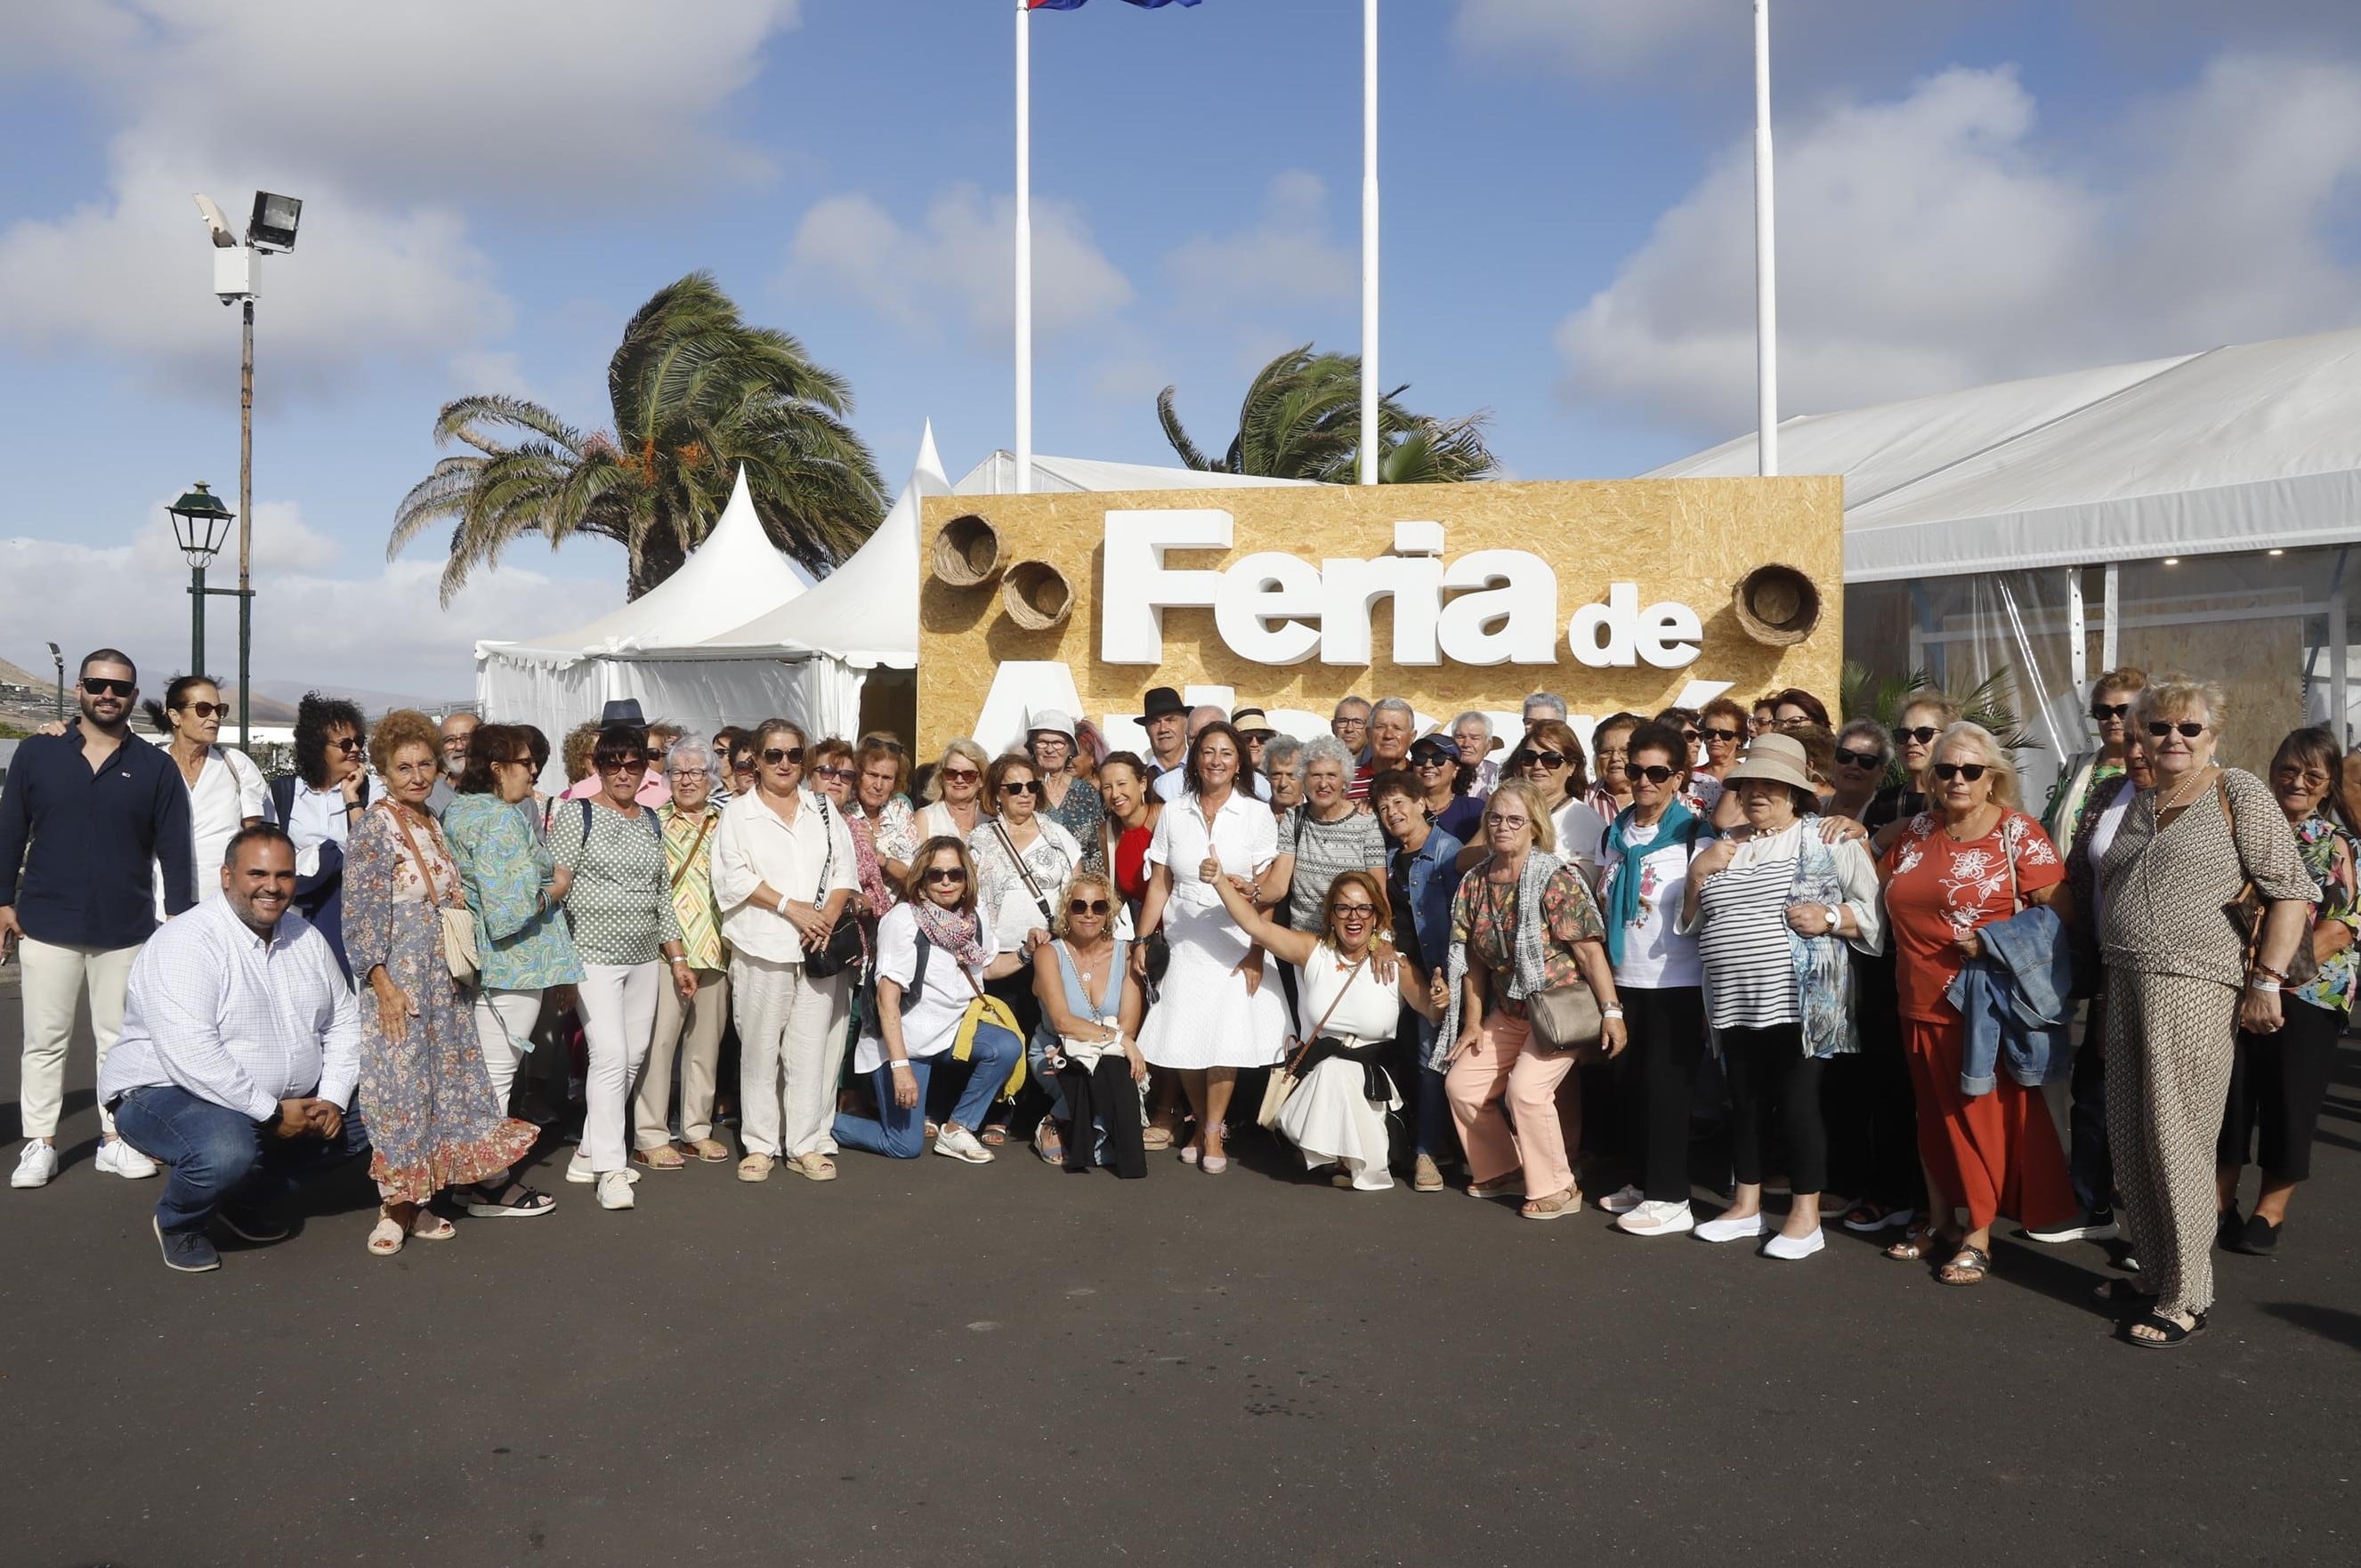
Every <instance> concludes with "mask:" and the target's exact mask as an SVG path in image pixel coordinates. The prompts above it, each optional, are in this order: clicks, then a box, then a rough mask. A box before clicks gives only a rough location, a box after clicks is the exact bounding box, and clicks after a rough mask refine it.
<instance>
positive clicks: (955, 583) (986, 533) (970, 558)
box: [933, 512, 1000, 588]
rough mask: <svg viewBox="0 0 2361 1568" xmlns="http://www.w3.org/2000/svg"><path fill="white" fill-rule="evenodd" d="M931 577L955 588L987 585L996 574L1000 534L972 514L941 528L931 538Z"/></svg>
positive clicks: (978, 516)
mask: <svg viewBox="0 0 2361 1568" xmlns="http://www.w3.org/2000/svg"><path fill="white" fill-rule="evenodd" d="M933 558H934V564H935V576H937V577H938V578H939V579H940V580H941V581H943V582H946V583H949V584H950V586H951V587H955V588H972V587H977V586H978V585H980V584H983V583H988V582H990V581H992V579H993V578H994V577H995V576H998V575H999V572H1000V531H999V530H998V529H996V528H994V527H993V526H992V523H991V521H989V520H988V519H986V518H984V517H983V516H981V515H979V514H978V513H975V512H968V513H965V514H963V515H961V516H959V517H955V518H953V519H951V520H950V521H949V522H947V523H945V524H943V526H942V528H941V529H940V530H939V531H938V532H936V534H935V547H934V552H933Z"/></svg>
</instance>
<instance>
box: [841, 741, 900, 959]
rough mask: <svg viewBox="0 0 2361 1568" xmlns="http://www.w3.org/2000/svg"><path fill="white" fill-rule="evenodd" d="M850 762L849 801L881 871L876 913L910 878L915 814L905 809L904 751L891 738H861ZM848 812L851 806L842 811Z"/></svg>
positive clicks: (890, 903) (887, 905)
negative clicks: (853, 772)
mask: <svg viewBox="0 0 2361 1568" xmlns="http://www.w3.org/2000/svg"><path fill="white" fill-rule="evenodd" d="M854 766H856V767H857V768H859V770H860V776H859V778H858V780H857V781H856V784H855V788H856V791H857V794H856V795H855V797H854V806H857V807H858V808H859V816H860V817H861V819H862V823H863V824H865V825H866V827H867V828H868V833H869V842H870V846H871V849H872V850H873V851H874V853H875V855H876V859H877V869H878V870H879V871H880V872H883V873H884V879H885V885H884V888H883V889H882V892H883V894H884V897H883V899H882V900H881V901H879V902H878V903H876V904H874V905H873V906H872V907H871V909H870V914H871V915H873V916H882V915H884V913H885V911H886V910H887V909H889V908H891V907H892V906H893V905H894V904H895V901H896V900H898V899H899V898H900V897H901V896H902V884H903V883H906V882H907V881H908V880H909V878H910V857H911V856H912V855H915V854H917V852H918V832H917V813H915V812H913V811H912V810H911V809H910V797H909V795H908V794H907V793H906V791H907V790H908V789H909V787H910V754H909V753H908V752H907V751H904V750H903V749H902V748H901V746H900V745H899V744H897V743H895V742H893V741H888V740H863V741H862V743H861V751H860V752H859V754H858V756H857V757H856V759H855V762H854ZM852 815H853V812H852V810H851V808H848V809H847V812H846V816H847V817H848V818H850V817H851V816H852Z"/></svg>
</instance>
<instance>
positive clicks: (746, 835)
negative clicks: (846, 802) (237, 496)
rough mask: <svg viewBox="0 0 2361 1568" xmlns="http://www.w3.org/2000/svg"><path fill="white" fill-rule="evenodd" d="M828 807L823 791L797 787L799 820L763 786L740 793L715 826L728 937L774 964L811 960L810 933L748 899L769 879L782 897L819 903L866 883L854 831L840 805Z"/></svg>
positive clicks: (717, 883)
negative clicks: (774, 803) (775, 804)
mask: <svg viewBox="0 0 2361 1568" xmlns="http://www.w3.org/2000/svg"><path fill="white" fill-rule="evenodd" d="M823 806H824V803H823V802H822V801H821V799H820V797H819V796H818V795H815V794H813V793H812V792H811V791H810V790H807V789H798V790H796V820H795V823H794V825H793V826H790V825H788V824H787V823H786V822H785V821H783V820H781V818H780V817H779V814H778V813H777V812H775V811H774V810H772V809H771V807H770V806H769V805H768V804H766V803H765V802H764V800H763V796H762V794H761V793H760V792H759V791H758V792H756V793H755V794H753V795H740V796H738V797H737V798H736V799H735V800H732V801H731V802H730V805H729V806H727V807H726V808H725V809H724V810H723V811H722V813H721V826H720V827H719V828H715V829H714V831H713V898H714V902H715V903H716V904H717V905H719V906H720V909H721V935H722V938H723V939H724V940H726V941H727V942H728V943H729V944H730V947H731V948H734V949H735V950H737V951H738V952H741V953H743V954H745V955H746V956H747V957H749V958H756V959H763V960H765V961H767V962H770V963H777V964H800V963H802V962H803V961H804V944H803V938H801V937H799V936H797V935H796V928H795V927H794V926H792V925H790V924H789V923H788V921H787V917H786V916H784V915H782V914H780V913H779V912H778V911H777V910H774V909H767V908H762V907H758V906H757V905H753V904H752V903H749V902H748V900H750V899H752V897H753V895H754V889H755V888H757V887H759V886H762V885H764V884H766V883H767V884H768V885H769V887H770V889H771V891H772V892H774V893H775V894H778V895H779V896H780V897H782V898H785V899H791V900H793V901H794V902H796V903H797V904H812V905H817V904H819V903H822V902H824V901H825V900H826V898H827V897H828V895H829V894H831V893H835V892H837V891H839V890H842V891H844V892H847V893H851V892H855V891H857V890H858V889H859V887H860V879H859V867H858V865H857V864H856V863H855V861H854V859H853V855H854V850H853V848H852V830H851V828H847V827H846V826H845V825H844V817H843V816H842V814H840V812H838V811H837V809H836V808H835V807H834V806H826V807H825V811H823ZM823 815H825V817H826V819H827V820H826V822H825V823H824V824H823V822H822V820H821V818H822V817H823Z"/></svg>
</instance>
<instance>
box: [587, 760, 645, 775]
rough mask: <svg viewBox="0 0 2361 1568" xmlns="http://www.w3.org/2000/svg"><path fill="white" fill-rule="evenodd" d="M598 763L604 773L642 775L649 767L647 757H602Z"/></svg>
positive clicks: (599, 769)
mask: <svg viewBox="0 0 2361 1568" xmlns="http://www.w3.org/2000/svg"><path fill="white" fill-rule="evenodd" d="M597 762H598V771H599V772H600V773H642V772H645V771H646V769H647V765H648V760H647V759H646V758H645V757H600V758H598V759H597Z"/></svg>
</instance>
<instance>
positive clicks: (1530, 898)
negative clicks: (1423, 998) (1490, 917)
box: [1426, 849, 1565, 1072]
mask: <svg viewBox="0 0 2361 1568" xmlns="http://www.w3.org/2000/svg"><path fill="white" fill-rule="evenodd" d="M1491 865H1492V862H1491V861H1489V860H1486V861H1480V862H1478V863H1477V866H1476V868H1475V869H1474V870H1473V871H1471V872H1468V873H1467V876H1466V880H1465V881H1463V882H1462V883H1461V884H1460V885H1461V886H1463V887H1464V886H1466V885H1467V884H1468V883H1473V882H1475V881H1476V880H1477V878H1480V877H1482V876H1483V875H1484V874H1485V873H1486V872H1488V871H1489V870H1490V869H1491ZM1564 865H1565V861H1561V860H1559V859H1558V858H1557V857H1556V856H1555V855H1553V854H1551V853H1550V852H1549V851H1548V850H1538V849H1536V850H1526V851H1525V869H1524V871H1523V872H1521V874H1520V875H1519V876H1518V878H1517V938H1516V943H1517V967H1516V970H1515V972H1514V973H1512V974H1511V975H1510V977H1509V996H1510V1000H1511V1001H1516V1002H1521V1001H1523V1000H1524V999H1525V998H1526V997H1528V996H1532V995H1535V994H1537V993H1539V992H1543V991H1547V990H1548V989H1549V979H1548V975H1547V972H1546V970H1544V969H1543V954H1544V951H1545V947H1544V944H1546V942H1547V941H1548V939H1549V933H1548V932H1547V931H1546V930H1544V929H1543V921H1542V894H1543V892H1544V891H1545V890H1546V889H1547V888H1548V887H1549V880H1550V878H1552V877H1554V876H1555V875H1556V874H1557V873H1558V871H1559V869H1560V868H1561V867H1563V866H1564ZM1466 978H1467V944H1466V943H1465V942H1462V941H1457V940H1455V941H1453V943H1452V944H1451V1004H1450V1006H1449V1007H1448V1008H1446V1009H1445V1010H1444V1014H1443V1025H1442V1027H1441V1028H1440V1029H1439V1030H1438V1031H1437V1032H1436V1034H1435V1036H1434V1049H1433V1051H1431V1052H1429V1053H1428V1055H1427V1058H1426V1065H1427V1066H1429V1067H1431V1068H1433V1069H1434V1070H1435V1071H1437V1072H1441V1071H1443V1070H1444V1069H1445V1068H1447V1067H1449V1066H1450V1065H1451V1049H1452V1047H1453V1046H1455V1045H1456V1044H1457V1043H1458V1040H1459V1029H1460V1023H1461V1020H1460V1011H1461V1008H1460V1003H1461V989H1460V983H1459V982H1460V981H1464V980H1466Z"/></svg>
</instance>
